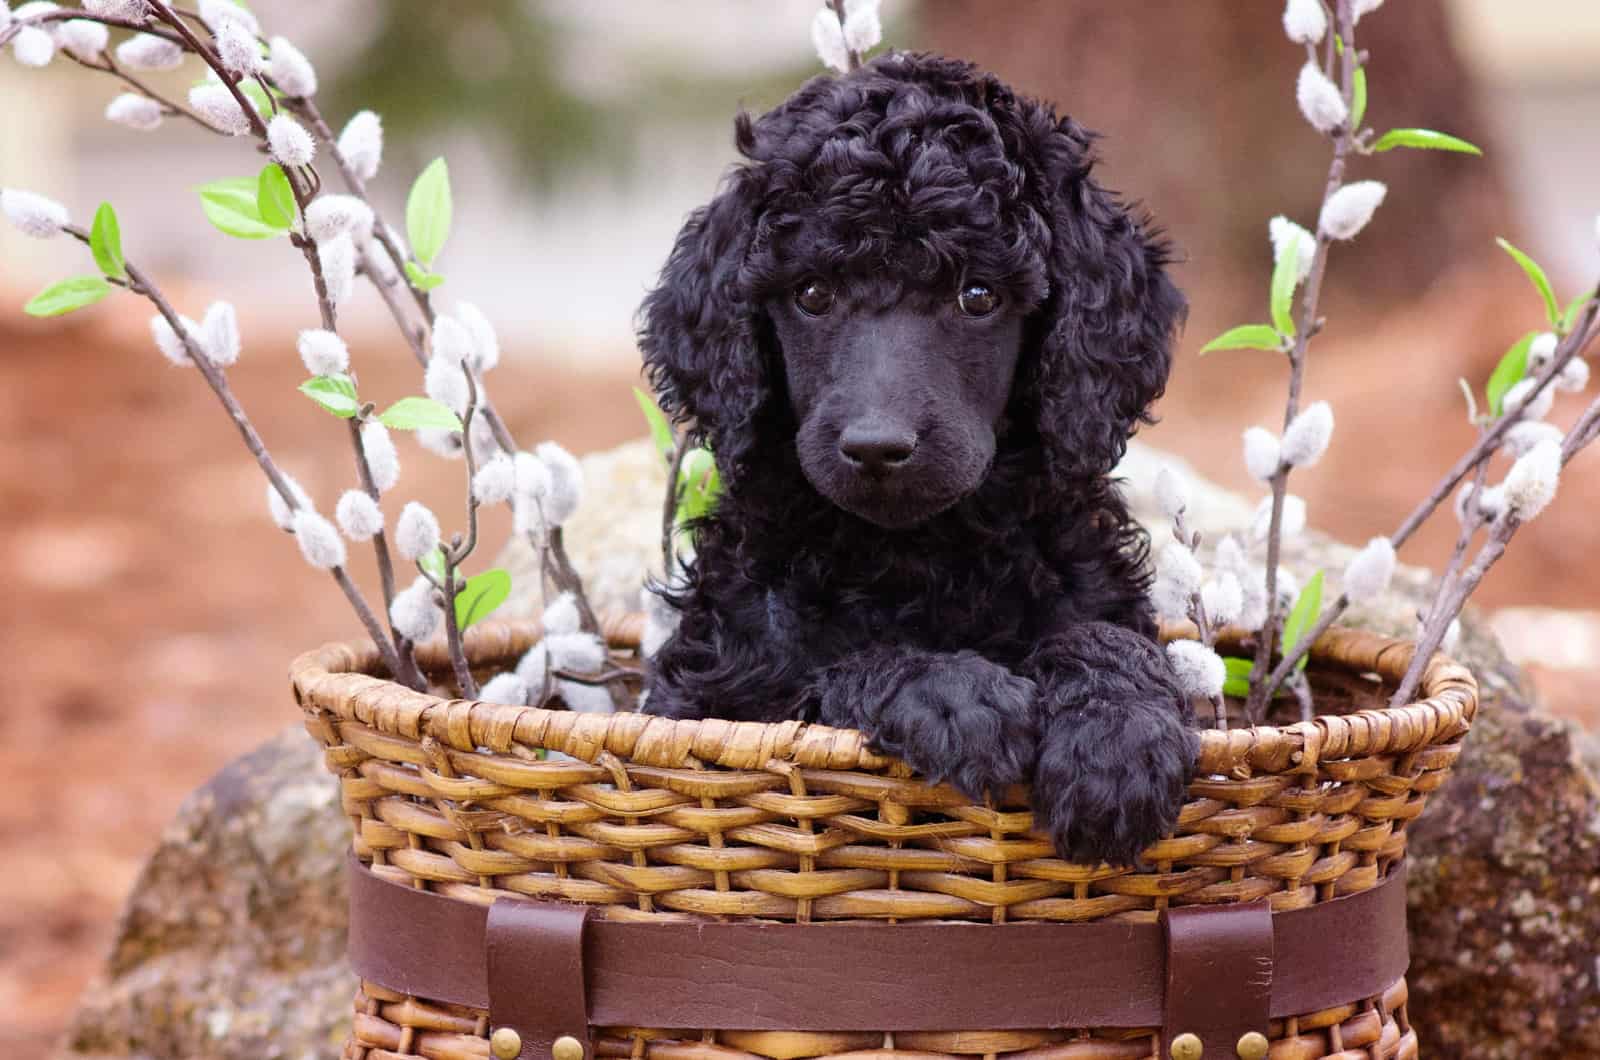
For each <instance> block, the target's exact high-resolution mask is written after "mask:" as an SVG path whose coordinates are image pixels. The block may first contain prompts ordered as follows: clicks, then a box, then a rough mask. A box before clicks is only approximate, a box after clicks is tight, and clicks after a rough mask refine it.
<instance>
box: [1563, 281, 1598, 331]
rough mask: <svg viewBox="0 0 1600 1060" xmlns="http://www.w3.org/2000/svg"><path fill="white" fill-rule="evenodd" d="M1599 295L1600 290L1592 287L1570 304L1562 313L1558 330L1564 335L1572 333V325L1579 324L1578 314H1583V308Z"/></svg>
mask: <svg viewBox="0 0 1600 1060" xmlns="http://www.w3.org/2000/svg"><path fill="white" fill-rule="evenodd" d="M1597 293H1600V288H1595V287H1591V288H1589V289H1588V290H1587V291H1585V292H1583V293H1582V294H1580V295H1579V296H1578V297H1576V298H1574V299H1573V300H1572V301H1571V302H1570V303H1568V305H1567V308H1566V309H1565V310H1563V311H1562V313H1561V323H1560V325H1559V326H1558V327H1557V329H1556V330H1558V331H1560V332H1561V334H1563V335H1565V334H1566V333H1567V332H1569V331H1571V330H1572V325H1574V324H1576V323H1577V322H1578V314H1579V313H1581V312H1583V307H1584V306H1586V305H1588V304H1589V302H1590V300H1591V299H1593V298H1594V296H1595V295H1596V294H1597Z"/></svg>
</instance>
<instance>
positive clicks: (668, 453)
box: [633, 387, 678, 460]
mask: <svg viewBox="0 0 1600 1060" xmlns="http://www.w3.org/2000/svg"><path fill="white" fill-rule="evenodd" d="M633 400H635V401H637V402H638V403H639V411H640V412H642V413H644V421H645V422H646V423H648V424H649V425H650V440H651V441H653V442H655V443H656V450H657V451H658V452H660V453H661V458H662V459H663V460H671V459H672V453H673V451H674V450H675V449H677V447H678V442H677V438H676V437H675V436H674V435H673V433H672V424H670V423H668V422H667V415H666V413H664V412H662V411H661V406H659V405H657V404H656V403H655V399H654V398H652V397H651V396H650V395H649V394H646V393H645V392H644V391H643V390H640V389H639V388H638V387H634V388H633Z"/></svg>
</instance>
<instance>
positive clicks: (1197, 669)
mask: <svg viewBox="0 0 1600 1060" xmlns="http://www.w3.org/2000/svg"><path fill="white" fill-rule="evenodd" d="M1167 660H1168V661H1169V662H1170V663H1171V664H1172V672H1173V673H1174V674H1175V675H1176V676H1177V678H1178V687H1179V688H1181V689H1182V690H1183V693H1184V694H1185V695H1188V696H1199V697H1203V698H1205V699H1212V698H1215V697H1216V696H1220V695H1222V685H1223V683H1224V682H1225V681H1227V679H1228V666H1227V664H1226V663H1224V662H1223V661H1222V656H1220V655H1218V654H1217V653H1216V652H1214V651H1212V650H1211V649H1210V648H1208V647H1206V646H1205V645H1204V644H1201V643H1200V642H1199V641H1197V640H1175V641H1173V642H1172V643H1170V644H1168V645H1167Z"/></svg>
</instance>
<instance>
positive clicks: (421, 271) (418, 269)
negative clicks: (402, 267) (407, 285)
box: [406, 261, 444, 292]
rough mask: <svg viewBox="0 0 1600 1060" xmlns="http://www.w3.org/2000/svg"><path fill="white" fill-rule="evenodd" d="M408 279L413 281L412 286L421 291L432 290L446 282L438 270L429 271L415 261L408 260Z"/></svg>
mask: <svg viewBox="0 0 1600 1060" xmlns="http://www.w3.org/2000/svg"><path fill="white" fill-rule="evenodd" d="M406 279H408V280H410V281H411V286H413V287H415V288H416V289H417V290H419V291H424V292H426V291H431V290H433V289H434V288H435V287H437V286H439V285H440V284H441V283H443V282H444V277H443V276H440V275H439V274H438V273H436V272H429V271H428V270H427V269H425V268H423V267H422V266H421V265H418V264H417V263H416V262H414V261H408V262H406Z"/></svg>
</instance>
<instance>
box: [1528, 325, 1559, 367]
mask: <svg viewBox="0 0 1600 1060" xmlns="http://www.w3.org/2000/svg"><path fill="white" fill-rule="evenodd" d="M1560 342H1561V339H1560V337H1559V336H1557V335H1556V333H1555V332H1553V331H1541V332H1540V333H1539V334H1537V335H1535V336H1534V337H1533V341H1532V342H1530V343H1529V344H1528V374H1529V375H1534V374H1537V373H1538V372H1541V371H1543V370H1544V366H1545V365H1547V364H1549V363H1550V358H1552V357H1554V356H1555V355H1556V347H1557V346H1558V345H1560Z"/></svg>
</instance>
